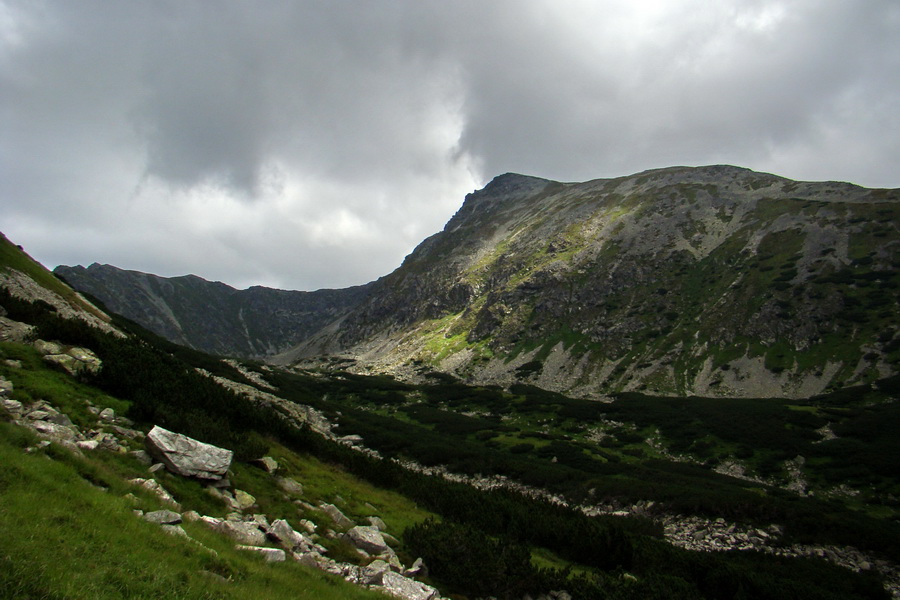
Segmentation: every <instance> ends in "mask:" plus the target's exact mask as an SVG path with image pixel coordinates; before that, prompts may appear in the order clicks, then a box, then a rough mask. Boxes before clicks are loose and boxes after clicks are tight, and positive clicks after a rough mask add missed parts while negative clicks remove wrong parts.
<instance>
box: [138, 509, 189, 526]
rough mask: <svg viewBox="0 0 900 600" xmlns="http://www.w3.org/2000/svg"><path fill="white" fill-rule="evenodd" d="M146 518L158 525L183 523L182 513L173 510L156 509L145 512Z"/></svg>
mask: <svg viewBox="0 0 900 600" xmlns="http://www.w3.org/2000/svg"><path fill="white" fill-rule="evenodd" d="M144 520H145V521H149V522H151V523H156V524H157V525H178V524H179V523H181V515H179V514H178V513H177V512H175V511H171V510H154V511H153V512H148V513H144Z"/></svg>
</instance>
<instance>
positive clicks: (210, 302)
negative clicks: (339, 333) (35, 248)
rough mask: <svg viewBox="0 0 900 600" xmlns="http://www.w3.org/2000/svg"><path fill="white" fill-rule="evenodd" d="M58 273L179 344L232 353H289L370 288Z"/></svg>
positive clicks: (102, 271) (111, 271) (106, 269)
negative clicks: (239, 286)
mask: <svg viewBox="0 0 900 600" xmlns="http://www.w3.org/2000/svg"><path fill="white" fill-rule="evenodd" d="M54 273H55V274H57V275H59V276H60V277H62V278H63V279H65V280H66V282H67V283H69V284H70V285H71V286H72V287H74V288H75V289H77V290H79V291H82V292H86V293H88V294H91V295H92V296H94V297H96V298H98V299H100V300H101V301H102V302H103V303H104V304H106V306H107V308H109V309H110V310H112V311H113V312H117V313H119V314H121V315H123V316H125V317H128V318H129V319H131V320H133V321H135V322H137V323H140V324H141V325H143V326H144V327H146V328H147V329H149V330H151V331H153V332H154V333H156V334H158V335H161V336H163V337H165V338H167V339H169V340H171V341H173V342H176V343H178V344H183V345H185V346H190V347H192V348H196V349H198V350H203V351H205V352H210V353H213V354H221V355H227V356H242V357H253V358H258V357H265V356H269V355H272V354H276V353H278V352H282V351H284V350H286V349H288V348H290V347H292V346H294V345H296V344H298V343H299V342H301V341H302V340H304V339H306V338H307V337H308V336H310V335H311V334H312V333H314V332H316V331H318V330H319V329H320V328H321V327H322V325H323V324H324V323H329V322H331V321H333V320H335V319H339V318H340V317H342V316H343V315H344V314H346V312H347V311H348V310H349V309H350V308H352V307H353V306H355V305H356V304H358V303H359V302H360V301H361V300H362V299H363V298H364V297H365V296H366V294H367V293H368V289H369V287H370V286H357V287H352V288H347V289H343V290H319V291H316V292H292V291H284V290H274V289H270V288H265V287H252V288H249V289H246V290H236V289H234V288H232V287H230V286H227V285H225V284H223V283H219V282H210V281H206V280H205V279H202V278H200V277H196V276H194V275H187V276H184V277H172V278H165V277H157V276H156V275H149V274H146V273H140V272H138V271H125V270H122V269H117V268H116V267H113V266H110V265H98V264H93V265H91V266H89V267H87V268H84V267H81V266H78V267H66V266H60V267H57V268H56V269H55V270H54Z"/></svg>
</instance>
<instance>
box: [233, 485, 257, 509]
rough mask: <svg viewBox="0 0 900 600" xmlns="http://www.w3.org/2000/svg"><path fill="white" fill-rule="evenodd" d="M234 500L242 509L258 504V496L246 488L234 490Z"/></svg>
mask: <svg viewBox="0 0 900 600" xmlns="http://www.w3.org/2000/svg"><path fill="white" fill-rule="evenodd" d="M234 500H235V502H237V504H238V507H239V508H240V509H241V510H247V509H249V508H251V507H252V506H253V505H254V504H256V498H254V497H253V496H251V495H250V494H248V493H247V492H245V491H244V490H234Z"/></svg>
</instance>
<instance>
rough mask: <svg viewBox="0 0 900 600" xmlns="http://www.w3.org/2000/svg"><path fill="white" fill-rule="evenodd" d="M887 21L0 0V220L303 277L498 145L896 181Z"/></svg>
mask: <svg viewBox="0 0 900 600" xmlns="http://www.w3.org/2000/svg"><path fill="white" fill-rule="evenodd" d="M898 33H900V5H898V4H897V3H896V2H893V1H891V0H882V1H878V0H865V1H862V2H853V3H849V2H837V1H835V2H821V1H812V0H788V1H779V2H775V1H765V0H757V1H753V2H716V3H711V2H704V1H700V0H685V1H683V2H663V1H658V0H657V1H651V0H642V1H632V2H626V1H624V0H622V1H613V2H602V3H598V2H587V1H584V2H575V1H561V2H549V1H546V0H544V1H536V0H535V1H517V2H513V1H511V0H503V1H496V2H490V3H486V2H474V1H463V2H452V3H449V2H437V1H416V2H414V1H412V0H406V1H399V0H397V1H387V2H379V3H374V2H359V3H334V2H324V1H322V2H317V1H308V2H287V1H284V2H279V1H274V0H273V1H272V2H266V3H251V2H243V1H236V0H235V1H223V2H217V3H206V2H192V3H189V2H149V1H147V2H127V3H125V2H112V1H99V0H95V1H90V0H85V1H80V2H67V1H63V0H49V1H44V2H37V1H30V0H29V1H25V0H9V1H6V2H2V1H0V127H2V134H0V206H2V209H3V211H2V217H0V230H2V231H4V233H6V234H7V235H8V236H9V237H10V238H11V239H13V240H14V241H16V242H17V243H21V244H24V245H25V247H26V249H27V250H29V251H30V252H31V253H32V255H34V256H35V257H36V258H38V259H39V260H41V261H42V262H44V264H46V265H48V266H50V267H53V266H55V265H56V264H60V263H63V264H77V263H82V264H87V263H90V262H94V261H98V262H107V263H111V264H115V265H117V266H120V267H123V268H133V269H139V270H145V271H151V272H155V273H158V274H162V275H179V274H184V273H188V272H192V273H196V274H198V275H201V276H203V277H206V278H209V279H220V280H222V281H225V282H227V283H230V284H232V285H236V286H245V285H252V284H263V285H272V286H278V287H287V288H295V289H313V288H318V287H339V286H346V285H353V284H360V283H364V282H366V281H369V280H371V279H374V278H376V277H378V276H381V275H384V274H386V273H387V272H389V271H390V270H392V269H393V268H395V267H396V266H398V265H399V263H400V261H401V260H402V258H403V256H404V255H405V254H406V253H408V252H410V251H411V250H412V248H413V247H414V246H415V245H416V244H417V243H418V242H419V241H421V240H422V239H424V238H425V237H427V236H428V235H430V234H432V233H434V232H436V231H438V230H439V229H440V228H441V227H442V226H443V223H444V222H446V220H447V219H448V218H449V217H450V216H451V215H452V214H453V212H454V211H455V210H456V209H457V208H458V207H459V205H460V204H461V202H462V199H463V197H464V195H465V194H466V193H467V192H469V191H472V190H473V189H475V188H477V187H481V186H482V185H483V184H484V183H486V181H487V180H489V179H490V178H491V177H493V176H495V175H497V174H500V173H502V172H506V171H517V172H522V173H528V174H533V175H538V176H542V177H548V178H553V179H560V180H584V179H591V178H596V177H609V176H618V175H625V174H629V173H632V172H637V171H640V170H643V169H648V168H653V167H662V166H669V165H673V164H709V163H723V162H724V163H731V164H739V165H742V166H746V167H750V168H754V169H758V170H764V171H770V172H775V173H778V174H781V175H785V176H787V177H792V178H795V179H841V180H849V181H853V182H855V183H859V184H862V185H868V186H873V187H879V186H881V187H896V186H898V185H900V182H898V173H897V169H896V165H895V163H896V159H895V157H896V156H897V155H898V151H900V117H898V116H897V113H898V111H897V110H896V107H897V106H900V81H898V78H900V76H898V73H900V41H898V40H900V35H898Z"/></svg>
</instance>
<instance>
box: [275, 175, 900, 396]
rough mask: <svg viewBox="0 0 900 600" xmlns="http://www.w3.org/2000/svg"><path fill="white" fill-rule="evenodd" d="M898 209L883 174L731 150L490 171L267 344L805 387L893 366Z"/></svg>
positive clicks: (576, 380) (493, 377) (459, 369)
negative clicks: (362, 276)
mask: <svg viewBox="0 0 900 600" xmlns="http://www.w3.org/2000/svg"><path fill="white" fill-rule="evenodd" d="M898 210H900V192H898V191H897V190H867V189H863V188H859V187H856V186H853V185H850V184H845V183H833V182H828V183H802V182H795V181H790V180H787V179H783V178H779V177H775V176H772V175H768V174H763V173H755V172H753V171H749V170H746V169H740V168H736V167H729V166H713V167H702V168H669V169H661V170H655V171H648V172H645V173H640V174H637V175H634V176H630V177H622V178H617V179H608V180H596V181H590V182H586V183H568V184H564V183H557V182H551V181H546V180H541V179H536V178H532V177H525V176H521V175H514V174H507V175H503V176H500V177H497V178H496V179H494V180H493V181H492V182H491V183H490V184H489V185H488V186H486V187H485V188H484V189H483V190H480V191H478V192H475V193H473V194H470V195H469V196H467V198H466V201H465V203H464V205H463V207H462V208H461V209H460V210H459V212H458V213H457V214H456V215H455V216H454V217H453V218H452V219H451V220H450V222H449V223H448V224H447V226H446V227H445V229H444V231H443V232H441V233H439V234H437V235H435V236H432V237H431V238H429V239H427V240H425V241H424V242H423V243H422V244H421V245H420V246H419V247H418V248H417V249H416V250H415V251H414V252H413V253H412V254H411V255H410V256H409V257H407V259H406V261H405V262H404V263H403V265H402V266H401V267H400V268H399V269H397V270H396V271H395V272H394V273H392V274H390V275H389V276H387V277H385V278H384V279H382V280H381V281H379V282H378V284H377V285H378V293H376V294H373V295H372V296H370V297H369V299H368V300H366V301H365V302H364V303H362V304H361V305H360V306H358V307H357V308H356V309H354V310H353V311H352V312H351V314H350V315H349V316H348V317H347V318H345V319H343V320H342V321H341V322H340V323H339V324H338V325H336V326H333V327H331V328H328V329H326V330H324V331H322V332H320V333H319V334H318V335H316V336H314V337H313V338H311V339H310V340H307V341H305V342H304V343H303V344H301V345H299V346H298V347H297V348H295V349H293V350H292V351H290V352H288V353H286V354H284V355H283V356H282V357H281V359H282V360H283V361H287V362H289V361H291V360H296V359H298V358H308V357H311V356H314V355H318V354H321V353H323V352H326V353H342V354H344V355H346V356H348V357H351V358H355V359H357V360H358V361H359V362H360V363H361V364H362V365H364V366H368V367H371V368H374V369H375V370H388V371H391V370H393V371H397V372H400V373H403V372H408V369H407V368H406V367H408V366H409V365H412V364H418V365H422V364H425V365H433V366H436V367H437V368H438V369H440V370H444V371H449V372H453V373H455V374H457V375H460V376H463V377H466V378H468V379H471V380H473V381H480V382H497V383H508V382H510V381H513V380H521V379H523V378H524V379H527V380H530V381H532V382H534V383H536V384H538V385H541V386H543V387H547V388H550V389H556V390H561V391H568V392H574V393H582V394H593V393H596V392H602V391H609V390H632V389H640V390H647V391H652V392H657V393H678V394H686V393H694V394H704V395H719V394H720V395H738V396H754V395H763V396H768V395H789V396H791V395H804V394H807V395H808V394H815V393H818V392H820V391H822V390H824V389H825V388H826V387H827V386H829V385H846V384H850V383H853V382H857V381H864V380H868V379H871V378H874V377H876V376H878V375H881V376H883V375H886V374H888V373H893V372H896V370H897V362H898V352H897V347H898V344H900V342H898V332H897V320H896V317H897V312H896V306H897V300H898V276H897V267H898V266H900V253H898V248H900V246H898V241H900V240H898V229H897V224H898V222H900V219H898V216H900V215H898Z"/></svg>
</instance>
